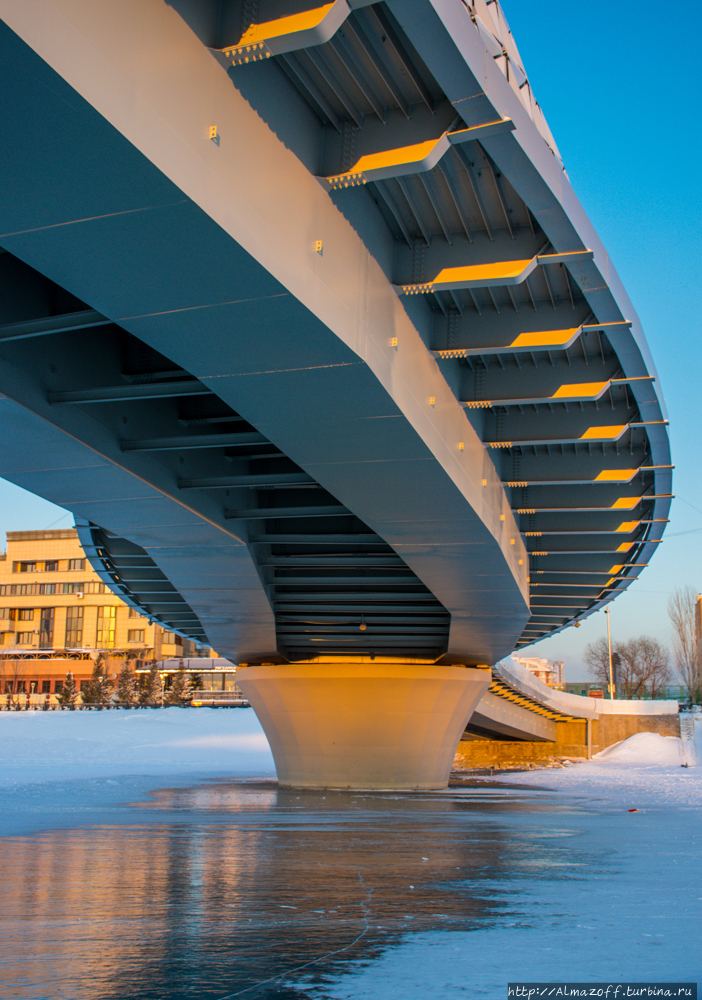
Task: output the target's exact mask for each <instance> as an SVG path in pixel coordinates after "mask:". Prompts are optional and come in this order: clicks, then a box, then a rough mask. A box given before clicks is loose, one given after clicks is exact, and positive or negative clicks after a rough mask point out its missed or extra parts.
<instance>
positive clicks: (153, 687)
mask: <svg viewBox="0 0 702 1000" xmlns="http://www.w3.org/2000/svg"><path fill="white" fill-rule="evenodd" d="M160 698H161V678H160V677H159V673H158V663H156V661H155V660H154V662H153V663H152V664H151V669H150V670H149V672H148V674H142V675H141V684H140V691H139V704H140V705H155V704H157V702H158V701H159V700H160Z"/></svg>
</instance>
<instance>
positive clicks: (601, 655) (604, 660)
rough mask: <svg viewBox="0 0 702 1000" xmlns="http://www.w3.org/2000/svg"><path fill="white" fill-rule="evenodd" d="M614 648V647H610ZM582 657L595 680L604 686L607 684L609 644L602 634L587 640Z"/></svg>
mask: <svg viewBox="0 0 702 1000" xmlns="http://www.w3.org/2000/svg"><path fill="white" fill-rule="evenodd" d="M612 648H613V649H614V647H612ZM583 659H584V660H585V662H586V663H587V665H588V667H589V668H590V670H591V671H592V674H593V676H594V678H595V680H596V681H599V682H600V684H602V685H603V687H605V689H606V686H607V685H608V684H609V646H608V645H607V640H606V639H605V637H604V636H601V637H600V638H599V639H596V640H595V641H594V642H589V643H588V644H587V646H586V647H585V652H584V653H583Z"/></svg>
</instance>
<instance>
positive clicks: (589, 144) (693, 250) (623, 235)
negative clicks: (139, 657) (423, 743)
mask: <svg viewBox="0 0 702 1000" xmlns="http://www.w3.org/2000/svg"><path fill="white" fill-rule="evenodd" d="M502 6H503V9H504V11H505V14H506V16H507V19H508V21H509V23H510V26H511V28H512V31H513V33H514V36H515V39H516V42H517V46H518V47H519V50H520V52H521V55H522V58H523V60H524V64H525V69H526V71H527V74H528V76H529V79H530V82H531V85H532V88H533V91H534V93H535V95H536V98H537V100H538V101H539V103H540V104H541V107H542V108H543V111H544V113H545V115H546V118H547V120H548V122H549V125H550V127H551V130H552V132H553V134H554V137H555V139H556V142H557V143H558V146H559V148H560V151H561V154H562V156H563V159H564V162H565V165H566V169H567V171H568V175H569V177H570V180H571V182H572V184H573V187H574V188H575V191H576V193H577V194H578V196H579V198H580V200H581V201H582V203H583V205H584V207H585V210H586V211H587V213H588V215H589V216H590V218H591V220H592V222H593V223H594V225H595V228H596V229H597V231H598V233H599V235H600V237H601V238H602V240H603V242H604V244H605V246H606V247H607V249H608V250H609V253H610V255H611V258H612V260H613V262H614V264H615V266H616V268H617V270H618V271H619V274H620V276H621V278H622V280H623V282H624V285H625V287H626V289H627V291H628V293H629V295H630V297H631V299H632V301H633V303H634V306H635V308H636V310H637V312H638V314H639V316H640V318H641V321H642V323H643V328H644V331H645V333H646V336H647V338H648V342H649V344H650V346H651V351H652V354H653V357H654V360H655V363H656V365H657V368H658V373H659V376H660V385H661V386H662V389H663V394H664V397H665V401H666V404H667V406H668V415H669V417H670V422H671V426H670V433H671V440H672V446H673V461H674V462H675V464H676V471H675V478H674V485H673V490H674V492H675V494H676V500H674V501H673V507H672V513H671V523H670V525H669V526H668V530H667V531H666V534H665V541H664V542H663V544H662V545H661V546H659V552H658V553H657V555H656V557H655V558H654V559H653V560H652V563H651V566H650V568H649V569H647V570H645V571H644V572H643V573H642V575H641V577H640V578H639V580H638V581H637V582H636V583H633V584H632V585H631V587H630V588H629V590H628V591H627V592H626V593H625V594H624V595H622V596H621V597H619V598H618V599H617V601H616V602H615V603H614V604H613V605H612V612H611V616H612V633H613V638H617V639H619V638H621V639H625V638H628V637H630V636H634V635H640V634H649V635H652V636H654V637H655V638H657V639H659V641H661V642H664V643H667V642H668V640H669V635H670V627H669V622H668V617H667V613H666V603H667V598H668V594H669V593H670V591H671V590H672V589H673V588H674V587H676V586H680V585H684V584H691V585H692V586H693V587H695V588H699V589H700V590H702V470H701V469H700V453H701V450H702V449H701V448H700V444H699V440H700V436H701V434H702V403H701V401H700V399H701V395H702V394H701V392H700V376H701V375H702V337H701V336H700V319H699V311H700V307H699V296H700V289H701V286H702V280H701V279H702V273H701V271H702V268H701V262H702V246H701V238H700V232H701V230H702V225H701V223H702V219H701V215H702V213H701V211H700V199H699V189H700V176H699V164H700V159H701V157H700V140H699V134H700V129H699V122H698V121H697V119H696V103H695V102H694V101H693V100H692V98H691V95H692V94H696V92H697V89H698V86H699V84H698V79H697V77H698V71H697V68H696V67H697V54H696V49H695V39H696V38H697V37H698V36H699V29H700V26H701V22H702V16H701V15H700V7H699V6H698V4H697V3H696V2H693V0H683V2H677V3H676V4H675V5H672V6H670V7H668V8H666V7H665V6H663V7H661V6H658V7H656V6H654V5H650V4H641V3H640V2H639V0H636V2H635V0H617V2H616V3H612V2H611V0H608V2H604V0H589V2H588V3H587V4H586V5H585V4H575V3H564V2H563V0H529V3H526V2H525V0H503V4H502ZM64 515H65V516H64ZM71 524H72V518H71V516H70V515H68V514H66V513H65V512H64V511H63V510H62V509H61V508H58V507H54V506H53V505H52V504H49V503H46V502H45V501H43V500H40V499H39V498H38V497H34V496H32V495H31V494H28V493H25V492H24V491H23V490H20V489H18V488H17V487H15V486H12V485H11V484H9V483H5V482H4V481H2V480H0V533H4V532H5V531H6V530H21V529H25V530H26V529H32V528H35V529H36V528H48V527H50V526H51V527H56V528H60V527H64V526H66V527H67V526H69V525H71ZM605 629H606V625H605V620H604V615H603V614H602V613H599V614H597V615H593V616H592V617H591V618H589V619H588V620H587V621H586V622H585V623H583V625H582V627H581V628H579V629H577V630H575V629H569V630H567V631H566V632H564V633H561V634H560V635H558V636H555V637H553V638H552V639H547V640H545V641H544V642H541V643H538V644H535V645H534V646H532V647H530V649H529V652H530V653H533V654H534V655H539V656H546V657H548V658H550V659H559V660H560V659H562V660H564V661H565V663H566V676H567V677H568V678H569V679H579V678H580V677H585V676H587V672H586V669H585V668H584V666H583V665H582V650H583V648H584V646H585V645H586V644H587V643H588V642H590V641H592V640H593V639H596V638H597V637H598V636H600V635H604V634H605Z"/></svg>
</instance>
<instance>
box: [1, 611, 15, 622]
mask: <svg viewBox="0 0 702 1000" xmlns="http://www.w3.org/2000/svg"><path fill="white" fill-rule="evenodd" d="M14 617H15V616H14V614H13V613H12V609H11V608H0V620H2V621H9V619H13V620H14Z"/></svg>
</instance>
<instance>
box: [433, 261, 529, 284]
mask: <svg viewBox="0 0 702 1000" xmlns="http://www.w3.org/2000/svg"><path fill="white" fill-rule="evenodd" d="M531 261H532V258H531V257H530V258H529V260H501V261H498V262H497V263H495V264H470V265H468V266H467V267H445V268H444V269H443V271H439V273H438V274H437V276H436V277H435V278H434V281H433V282H432V284H436V285H439V284H444V283H447V282H453V281H483V280H484V281H494V280H495V278H516V277H517V276H518V275H520V274H521V273H522V271H525V270H526V269H527V267H528V266H529V265H530V264H531Z"/></svg>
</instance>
